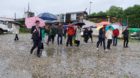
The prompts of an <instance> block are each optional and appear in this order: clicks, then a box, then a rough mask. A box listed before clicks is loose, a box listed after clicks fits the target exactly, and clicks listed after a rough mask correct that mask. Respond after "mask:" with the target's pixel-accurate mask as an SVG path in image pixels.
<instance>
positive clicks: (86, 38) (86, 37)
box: [83, 28, 89, 43]
mask: <svg viewBox="0 0 140 78" xmlns="http://www.w3.org/2000/svg"><path fill="white" fill-rule="evenodd" d="M83 37H84V42H85V43H88V39H89V31H88V29H87V28H85V30H84V33H83Z"/></svg>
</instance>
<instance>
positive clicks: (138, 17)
mask: <svg viewBox="0 0 140 78" xmlns="http://www.w3.org/2000/svg"><path fill="white" fill-rule="evenodd" d="M90 16H106V17H107V16H110V17H115V18H117V21H120V22H122V23H125V25H126V23H127V24H128V25H129V27H133V28H135V27H139V28H140V5H134V6H133V7H128V8H127V9H124V10H123V9H122V8H121V7H117V6H111V7H110V9H109V10H107V11H106V12H102V11H101V12H98V13H93V14H91V15H90Z"/></svg>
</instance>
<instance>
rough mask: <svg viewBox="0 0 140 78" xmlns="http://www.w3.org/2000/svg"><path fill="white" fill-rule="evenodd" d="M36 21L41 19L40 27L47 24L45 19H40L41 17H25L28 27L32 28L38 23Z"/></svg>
mask: <svg viewBox="0 0 140 78" xmlns="http://www.w3.org/2000/svg"><path fill="white" fill-rule="evenodd" d="M36 21H39V22H40V24H39V26H40V27H43V26H45V21H43V20H42V19H40V18H39V17H30V18H25V25H26V26H27V28H32V26H35V25H36V23H35V22H36Z"/></svg>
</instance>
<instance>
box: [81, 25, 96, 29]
mask: <svg viewBox="0 0 140 78" xmlns="http://www.w3.org/2000/svg"><path fill="white" fill-rule="evenodd" d="M83 28H84V29H85V28H97V27H96V26H89V27H83Z"/></svg>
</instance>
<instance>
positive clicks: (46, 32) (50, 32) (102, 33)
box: [30, 21, 129, 57]
mask: <svg viewBox="0 0 140 78" xmlns="http://www.w3.org/2000/svg"><path fill="white" fill-rule="evenodd" d="M39 23H40V22H39V21H36V25H35V26H33V27H32V29H31V33H32V40H33V47H32V48H31V51H30V53H31V54H32V53H33V51H34V49H35V48H38V49H37V56H38V57H40V56H41V54H40V52H41V50H42V49H43V48H44V46H43V41H45V39H46V36H47V40H46V44H47V45H49V42H52V44H54V40H55V37H56V35H57V44H58V45H63V42H64V41H63V38H67V40H66V46H73V45H76V46H79V45H80V40H81V27H80V26H75V25H74V24H68V25H67V26H64V25H63V24H61V23H59V24H57V25H55V24H51V25H49V24H46V25H45V26H44V27H40V26H39ZM92 33H93V31H92V28H89V29H88V28H85V29H84V31H83V38H84V42H85V43H88V40H89V39H91V42H93V38H92ZM122 34H123V35H124V48H127V47H128V35H129V32H128V30H127V28H126V29H125V30H124V31H123V33H122ZM118 36H119V30H118V29H115V30H112V28H111V27H109V30H107V31H106V30H105V28H104V27H103V28H101V29H100V30H99V35H98V42H97V50H99V45H102V44H103V47H104V50H105V51H107V50H110V49H111V44H112V41H113V46H117V39H118ZM106 39H107V46H106Z"/></svg>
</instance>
